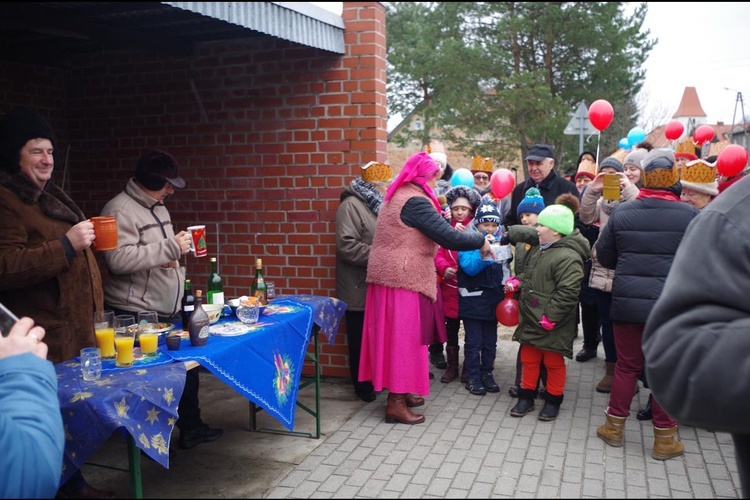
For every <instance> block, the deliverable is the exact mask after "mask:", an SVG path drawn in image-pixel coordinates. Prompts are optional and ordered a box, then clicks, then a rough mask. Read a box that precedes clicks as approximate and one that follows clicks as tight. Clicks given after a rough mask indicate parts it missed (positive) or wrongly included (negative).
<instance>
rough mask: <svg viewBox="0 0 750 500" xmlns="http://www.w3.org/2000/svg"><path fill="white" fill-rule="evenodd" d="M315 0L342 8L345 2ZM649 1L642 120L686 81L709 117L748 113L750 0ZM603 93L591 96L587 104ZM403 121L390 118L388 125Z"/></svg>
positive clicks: (667, 111)
mask: <svg viewBox="0 0 750 500" xmlns="http://www.w3.org/2000/svg"><path fill="white" fill-rule="evenodd" d="M312 3H314V4H316V5H320V6H321V7H324V8H326V9H328V10H330V11H332V12H335V13H337V14H341V4H342V3H341V2H312ZM648 4H649V8H648V14H647V15H646V19H645V22H644V27H645V28H647V29H649V30H650V31H651V37H652V38H658V42H657V43H656V45H655V46H654V48H653V49H652V50H651V53H650V54H649V57H648V59H647V60H646V63H645V65H644V66H645V68H646V80H645V82H644V84H643V90H642V93H641V95H640V96H639V102H641V103H643V105H644V109H643V110H642V111H643V114H642V116H643V118H644V121H645V120H648V117H651V116H653V117H666V121H669V120H670V119H671V117H672V115H673V114H674V113H675V112H676V111H677V108H678V106H679V105H680V100H681V99H682V94H683V92H684V91H685V87H695V89H696V91H697V93H698V98H699V99H700V102H701V106H702V107H703V111H705V112H706V115H707V118H706V120H707V122H708V123H717V122H719V121H723V122H724V123H725V124H731V123H732V115H733V114H734V115H735V116H734V123H741V122H742V104H744V110H745V113H744V114H745V116H747V117H748V118H750V41H749V40H750V39H749V38H748V36H747V33H748V30H750V2H736V3H735V2H714V3H709V2H694V3H686V2H679V3H671V2H670V3H667V2H648ZM726 88H728V89H730V90H725V89H726ZM738 92H740V93H741V95H742V101H743V102H742V103H741V102H740V101H739V100H738V99H737V97H738ZM599 98H601V96H591V99H590V100H589V102H587V103H586V104H587V105H591V103H592V102H594V101H595V100H596V99H599ZM735 107H736V113H735ZM399 121H400V119H395V120H393V119H391V120H389V122H388V130H391V129H392V128H393V127H394V126H395V125H397V124H398V122H399ZM666 121H665V123H666ZM641 125H645V123H644V124H635V126H641Z"/></svg>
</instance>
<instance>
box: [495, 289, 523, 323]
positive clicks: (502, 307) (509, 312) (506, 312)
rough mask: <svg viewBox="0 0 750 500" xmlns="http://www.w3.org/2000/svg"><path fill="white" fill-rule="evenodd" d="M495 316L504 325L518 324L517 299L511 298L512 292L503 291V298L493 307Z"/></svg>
mask: <svg viewBox="0 0 750 500" xmlns="http://www.w3.org/2000/svg"><path fill="white" fill-rule="evenodd" d="M495 318H496V319H497V320H498V321H499V322H500V324H501V325H504V326H516V325H517V324H518V301H517V300H516V299H514V298H513V292H507V291H506V292H505V298H504V299H503V300H501V301H500V303H499V304H498V305H497V307H496V308H495Z"/></svg>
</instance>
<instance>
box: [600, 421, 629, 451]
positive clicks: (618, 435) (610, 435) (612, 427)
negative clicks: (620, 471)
mask: <svg viewBox="0 0 750 500" xmlns="http://www.w3.org/2000/svg"><path fill="white" fill-rule="evenodd" d="M625 418H626V417H616V416H614V415H610V414H609V413H607V423H606V424H604V425H600V426H599V428H598V429H597V430H596V435H597V436H599V437H600V438H602V440H604V442H605V443H607V444H608V445H610V446H614V447H615V448H619V447H621V446H622V431H623V430H624V428H625Z"/></svg>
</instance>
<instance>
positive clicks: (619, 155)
mask: <svg viewBox="0 0 750 500" xmlns="http://www.w3.org/2000/svg"><path fill="white" fill-rule="evenodd" d="M629 152H630V151H628V150H627V149H623V148H620V149H618V150H617V151H615V152H614V153H612V154H611V155H610V156H611V157H612V158H614V159H615V160H617V161H619V162H620V163H622V164H623V165H624V164H625V158H626V157H627V156H628V153H629Z"/></svg>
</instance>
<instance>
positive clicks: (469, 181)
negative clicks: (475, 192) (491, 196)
mask: <svg viewBox="0 0 750 500" xmlns="http://www.w3.org/2000/svg"><path fill="white" fill-rule="evenodd" d="M456 186H466V187H468V188H473V187H474V174H472V173H471V170H469V169H468V168H457V169H456V170H455V172H453V175H451V187H456Z"/></svg>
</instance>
